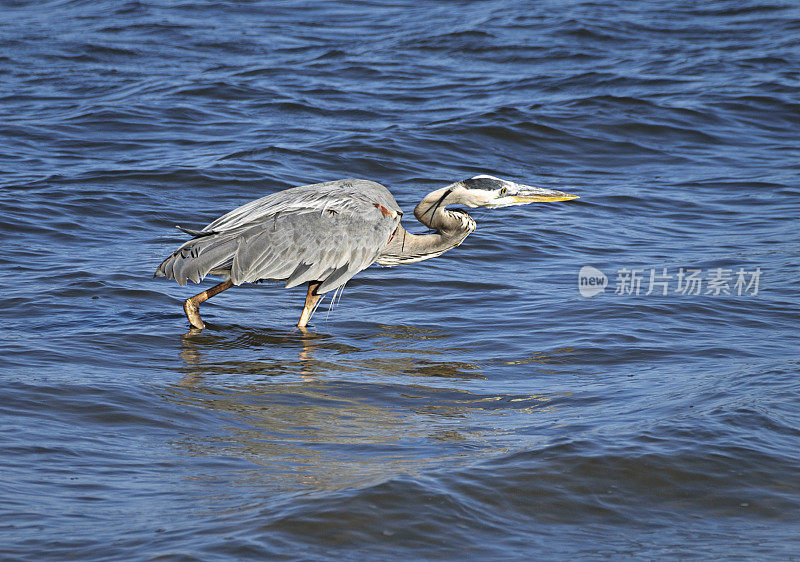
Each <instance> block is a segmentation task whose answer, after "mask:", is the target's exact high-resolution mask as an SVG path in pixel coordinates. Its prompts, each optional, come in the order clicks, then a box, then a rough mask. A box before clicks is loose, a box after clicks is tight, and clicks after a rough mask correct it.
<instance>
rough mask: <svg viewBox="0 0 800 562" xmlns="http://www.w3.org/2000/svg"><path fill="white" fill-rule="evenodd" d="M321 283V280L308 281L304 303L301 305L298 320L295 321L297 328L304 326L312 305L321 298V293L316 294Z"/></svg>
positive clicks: (309, 317)
mask: <svg viewBox="0 0 800 562" xmlns="http://www.w3.org/2000/svg"><path fill="white" fill-rule="evenodd" d="M320 285H322V281H309V282H308V292H307V293H306V305H305V306H304V307H303V313H302V314H301V315H300V320H299V321H298V322H297V327H298V328H305V327H306V324H308V321H309V320H311V313H312V312H314V305H315V304H317V301H318V300H319V299H320V298H322V295H318V294H317V289H319V286H320Z"/></svg>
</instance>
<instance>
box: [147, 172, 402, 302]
mask: <svg viewBox="0 0 800 562" xmlns="http://www.w3.org/2000/svg"><path fill="white" fill-rule="evenodd" d="M391 211H395V212H394V213H392V212H391ZM400 215H402V213H401V212H400V208H399V206H398V205H397V202H396V201H395V200H394V197H392V194H391V193H389V191H388V190H387V189H386V188H385V187H383V186H382V185H380V184H378V183H375V182H371V181H368V180H339V181H335V182H327V183H322V184H314V185H307V186H301V187H296V188H293V189H287V190H285V191H280V192H278V193H273V194H272V195H268V196H266V197H262V198H261V199H257V200H255V201H251V202H250V203H247V204H246V205H243V206H241V207H239V208H237V209H234V210H233V211H231V212H230V213H227V214H225V215H223V216H221V217H220V218H218V219H217V220H215V221H213V222H211V223H210V224H209V225H208V226H207V227H205V228H204V229H203V230H201V231H193V230H190V229H184V230H186V231H187V232H190V233H191V234H193V235H195V236H196V238H194V239H193V240H190V241H188V242H186V243H185V244H183V245H182V246H181V247H180V248H178V249H177V250H176V251H175V252H173V253H172V255H171V256H170V257H168V258H167V259H166V260H164V262H163V263H162V264H161V265H160V266H159V267H158V269H157V270H156V275H157V276H166V277H169V278H173V279H176V280H177V281H178V283H180V284H181V285H183V284H185V283H186V281H187V280H191V281H195V282H198V281H200V280H201V279H202V278H203V277H205V276H206V275H208V274H227V275H228V276H229V278H230V280H231V281H232V282H233V283H234V284H236V285H240V284H241V283H248V282H254V281H259V280H261V279H286V286H287V287H294V286H296V285H300V284H302V283H306V282H308V281H321V282H322V284H321V285H320V287H319V289H318V292H319V293H324V292H327V291H330V290H331V289H336V288H338V287H340V286H341V285H343V284H344V283H346V282H347V281H348V280H349V279H350V278H351V277H353V276H354V275H355V274H356V273H358V272H359V271H361V270H362V269H365V268H367V267H368V266H369V265H370V264H372V263H373V262H374V261H375V260H376V259H377V257H378V256H379V255H380V253H381V252H382V251H383V250H384V249H385V248H386V246H387V244H388V242H389V238H390V237H391V235H392V233H393V232H394V231H395V229H396V228H397V226H398V225H399V223H400Z"/></svg>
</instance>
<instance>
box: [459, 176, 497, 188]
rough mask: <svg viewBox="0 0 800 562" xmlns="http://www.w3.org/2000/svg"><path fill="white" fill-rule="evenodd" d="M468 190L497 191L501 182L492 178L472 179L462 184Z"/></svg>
mask: <svg viewBox="0 0 800 562" xmlns="http://www.w3.org/2000/svg"><path fill="white" fill-rule="evenodd" d="M461 183H462V184H463V185H464V187H466V188H467V189H487V190H492V189H497V188H498V187H500V182H499V181H497V180H495V179H492V178H470V179H468V180H464V181H462V182H461Z"/></svg>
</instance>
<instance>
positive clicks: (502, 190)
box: [500, 187, 508, 195]
mask: <svg viewBox="0 0 800 562" xmlns="http://www.w3.org/2000/svg"><path fill="white" fill-rule="evenodd" d="M506 191H508V189H507V188H505V187H504V188H503V189H501V190H500V195H505V194H506Z"/></svg>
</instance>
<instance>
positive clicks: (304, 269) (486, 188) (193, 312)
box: [155, 175, 575, 329]
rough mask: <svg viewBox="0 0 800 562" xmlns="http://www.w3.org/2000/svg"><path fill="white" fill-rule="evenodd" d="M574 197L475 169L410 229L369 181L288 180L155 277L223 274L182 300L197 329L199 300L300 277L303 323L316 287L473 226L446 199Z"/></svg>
mask: <svg viewBox="0 0 800 562" xmlns="http://www.w3.org/2000/svg"><path fill="white" fill-rule="evenodd" d="M574 198H575V196H574V195H570V194H569V193H563V192H561V191H553V190H548V189H542V188H539V187H531V186H526V185H521V184H517V183H514V182H510V181H506V180H501V179H499V178H494V177H492V176H486V175H480V176H475V177H474V178H470V179H468V180H463V181H460V182H456V183H453V184H450V185H448V186H446V187H443V188H441V189H437V190H436V191H432V192H431V193H429V194H428V195H426V196H425V197H424V198H423V199H422V201H420V202H419V204H418V205H417V206H416V207H415V208H414V216H415V217H416V218H417V220H419V221H420V222H421V223H422V224H423V225H425V226H427V227H428V228H429V229H431V231H430V232H429V233H428V234H412V233H410V232H407V231H406V230H405V229H404V228H403V227H402V226H401V225H400V219H401V217H402V215H403V212H402V211H401V210H400V207H398V205H397V202H396V201H395V200H394V197H393V196H392V194H391V193H389V190H387V189H386V188H385V187H383V186H382V185H381V184H379V183H375V182H374V181H369V180H357V179H348V180H338V181H332V182H325V183H317V184H313V185H304V186H302V187H295V188H292V189H287V190H284V191H279V192H278V193H273V194H272V195H267V196H266V197H262V198H261V199H257V200H255V201H251V202H250V203H247V204H245V205H242V206H241V207H239V208H237V209H234V210H233V211H231V212H230V213H227V214H225V215H223V216H221V217H220V218H218V219H216V220H215V221H213V222H211V224H209V225H208V226H206V227H205V228H203V229H202V230H192V229H189V228H183V227H178V228H180V229H181V230H183V231H184V232H186V233H187V234H190V235H192V236H194V238H193V239H192V240H189V241H188V242H186V243H185V244H183V245H182V246H181V247H180V248H178V249H177V250H175V251H174V252H173V253H172V254H171V255H170V256H169V257H168V258H167V259H165V260H164V261H163V262H162V263H161V265H159V266H158V268H157V269H156V273H155V275H156V277H168V278H170V279H175V280H176V281H177V282H178V283H179V284H181V285H185V284H186V282H187V281H194V282H195V283H199V282H200V281H201V280H202V279H203V278H204V277H205V276H206V275H217V276H220V277H222V278H223V279H224V281H223V282H221V283H219V284H218V285H216V286H214V287H211V288H210V289H207V290H205V291H201V292H200V293H198V294H197V295H195V296H193V297H190V298H188V299H186V301H184V306H183V309H184V312H185V313H186V317H187V318H188V320H189V323H190V324H191V325H192V326H193V327H194V328H198V329H202V328H204V327H205V323H204V322H203V320H202V318H201V317H200V313H199V306H200V305H201V304H202V303H203V302H205V301H206V300H208V299H210V298H211V297H213V296H214V295H217V294H219V293H220V292H222V291H225V290H227V289H229V288H230V287H231V286H233V285H241V284H242V283H252V282H255V281H260V280H262V279H284V280H286V286H287V287H294V286H296V285H300V284H301V283H308V290H307V294H306V302H305V306H304V307H303V312H302V314H301V315H300V320H299V321H298V323H297V326H298V328H304V327H305V326H306V324H307V323H308V321H309V320H310V318H311V315H312V314H313V312H314V309H315V306H316V305H317V304H318V303H319V299H321V298H322V297H321V295H322V294H323V293H326V292H328V291H330V290H333V289H337V288H339V287H341V286H343V285H344V284H345V283H347V282H348V281H349V280H350V279H351V278H352V277H353V276H354V275H355V274H356V273H358V272H359V271H361V270H362V269H366V268H367V267H369V266H370V264H372V263H376V262H377V263H379V264H381V265H387V266H392V265H399V264H405V263H414V262H418V261H422V260H427V259H430V258H433V257H436V256H438V255H440V254H442V253H443V252H446V251H447V250H449V249H451V248H455V247H456V246H458V245H459V244H461V242H463V241H464V239H465V238H466V237H467V236H469V234H470V233H471V232H472V231H474V230H475V221H474V220H473V219H472V217H470V216H469V215H468V214H467V213H466V212H464V211H462V210H458V209H456V210H450V209H448V208H447V206H448V205H464V206H467V207H472V208H474V207H488V208H499V207H508V206H511V205H527V204H528V203H535V202H545V201H566V200H568V199H574Z"/></svg>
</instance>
